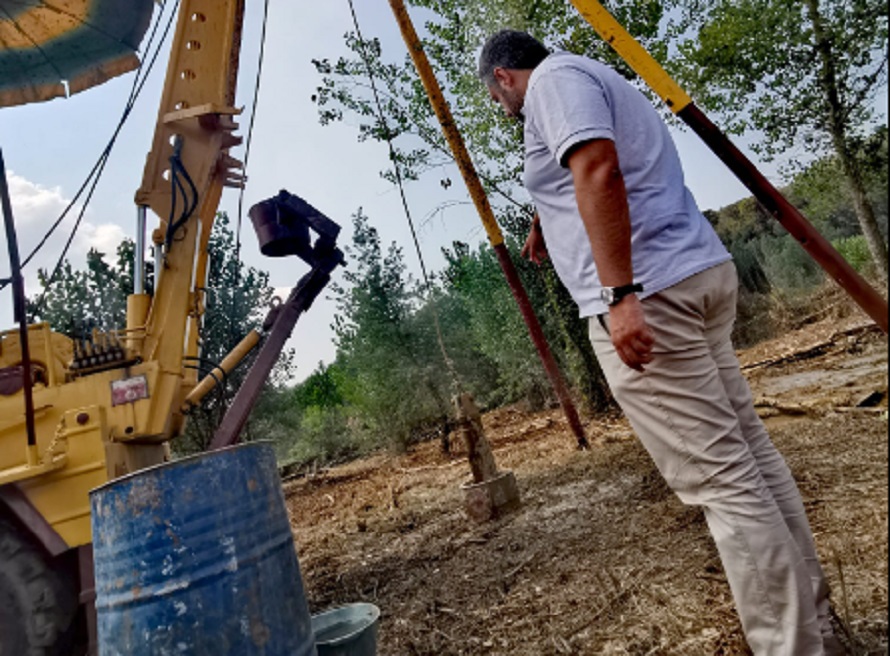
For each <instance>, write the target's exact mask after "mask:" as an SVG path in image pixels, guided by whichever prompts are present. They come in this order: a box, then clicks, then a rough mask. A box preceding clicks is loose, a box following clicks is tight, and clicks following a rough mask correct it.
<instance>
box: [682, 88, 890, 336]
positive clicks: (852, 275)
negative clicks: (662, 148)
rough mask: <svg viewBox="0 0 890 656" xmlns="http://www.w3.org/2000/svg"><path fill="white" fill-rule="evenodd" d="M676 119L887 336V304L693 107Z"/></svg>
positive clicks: (708, 120)
mask: <svg viewBox="0 0 890 656" xmlns="http://www.w3.org/2000/svg"><path fill="white" fill-rule="evenodd" d="M677 116H678V117H679V118H681V119H683V121H684V122H685V123H686V125H688V126H689V127H691V128H692V129H693V130H695V133H696V134H697V135H698V136H699V137H701V139H702V141H704V142H705V143H706V144H707V145H708V147H709V148H710V149H711V150H712V151H713V152H714V154H715V155H717V157H719V158H720V159H721V160H722V161H723V163H724V164H726V166H727V167H729V169H730V170H731V171H732V172H733V173H735V175H736V177H737V178H738V179H739V180H740V181H741V182H742V183H743V184H744V185H745V186H746V187H747V188H748V189H749V190H750V191H751V193H753V194H754V197H755V198H756V199H757V200H758V201H759V202H760V204H761V205H763V207H764V208H765V209H766V210H767V211H768V212H769V213H770V214H772V215H773V216H774V217H775V218H776V219H777V220H778V221H779V223H781V224H782V227H784V228H785V230H787V231H788V232H789V233H790V234H791V236H792V237H794V238H795V239H796V240H797V241H798V243H800V245H801V246H802V247H803V249H804V250H805V251H806V252H807V253H809V255H810V257H812V258H813V259H814V260H815V261H816V262H817V263H818V264H819V266H821V267H822V269H823V270H824V271H825V273H827V274H828V275H829V276H831V277H832V278H833V279H834V281H835V282H837V284H838V285H840V286H841V287H842V288H843V289H844V290H846V292H847V293H848V294H850V296H851V297H853V300H854V301H856V303H857V304H858V305H859V307H861V308H862V310H863V311H864V312H865V313H866V314H867V315H868V316H869V317H871V318H872V319H873V320H874V322H875V323H876V324H877V325H878V327H880V329H881V330H883V331H884V332H885V333H886V332H887V301H886V300H885V299H884V297H883V296H881V295H880V294H879V293H878V292H877V290H875V289H874V288H873V287H872V286H871V285H869V284H868V282H866V280H865V279H864V278H863V277H862V276H861V275H859V273H858V272H857V271H856V269H854V268H853V267H852V266H850V263H849V262H847V261H846V260H845V259H844V258H843V256H842V255H841V254H840V253H838V252H837V250H836V249H835V248H834V246H832V245H831V242H829V241H828V240H827V239H826V238H825V237H823V236H822V235H821V234H820V233H819V231H818V230H816V228H815V227H813V224H812V223H810V222H809V221H808V220H807V218H806V217H805V216H804V215H803V214H801V213H800V211H799V210H798V209H797V208H796V207H794V205H792V204H791V203H790V202H789V201H788V199H786V198H785V197H784V196H783V195H782V194H781V193H780V192H779V190H778V189H776V188H775V187H774V186H773V185H772V184H771V183H770V182H769V180H767V179H766V178H765V177H764V176H763V174H762V173H761V172H760V171H759V170H758V169H757V167H756V166H755V165H754V164H753V163H752V162H751V160H749V159H748V158H747V157H745V155H744V153H742V151H740V150H739V149H738V148H737V147H736V146H735V144H733V143H732V141H730V139H729V138H728V137H727V136H726V135H725V134H724V133H723V131H722V130H720V128H718V127H717V126H716V125H714V124H713V123H712V122H711V121H710V119H708V117H707V116H705V114H704V112H702V111H701V110H700V109H699V108H698V107H696V106H695V104H694V103H691V104H689V105H687V106H686V107H685V108H683V109H682V110H681V111H680V112H679V113H678V114H677Z"/></svg>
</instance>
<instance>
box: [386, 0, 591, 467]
mask: <svg viewBox="0 0 890 656" xmlns="http://www.w3.org/2000/svg"><path fill="white" fill-rule="evenodd" d="M389 4H390V7H392V11H393V14H394V15H395V17H396V22H397V23H398V24H399V29H400V30H401V32H402V38H403V39H404V40H405V45H407V46H408V52H409V54H410V55H411V59H412V60H413V61H414V66H415V68H416V69H417V73H418V75H420V79H421V81H422V82H423V86H424V88H425V89H426V93H427V96H429V99H430V104H431V105H432V107H433V110H434V111H435V112H436V117H437V118H438V119H439V124H440V125H441V126H442V132H443V133H444V135H445V139H446V140H447V141H448V145H449V146H450V147H451V152H452V154H453V155H454V159H455V162H456V163H457V166H458V168H459V169H460V172H461V176H463V179H464V183H465V184H466V185H467V189H468V190H469V192H470V197H471V198H472V199H473V204H474V205H475V206H476V210H477V211H478V212H479V218H480V219H481V220H482V225H483V226H484V227H485V232H486V233H487V234H488V240H489V242H490V243H491V245H492V247H493V248H494V252H495V254H496V255H497V258H498V262H499V263H500V265H501V268H502V269H503V271H504V277H506V279H507V284H508V285H509V286H510V291H511V292H513V296H514V298H515V299H516V303H517V304H518V305H519V311H520V313H521V314H522V318H523V320H524V321H525V325H526V327H527V328H528V332H529V335H530V337H531V340H532V342H533V343H534V345H535V348H536V349H537V351H538V355H539V356H540V358H541V364H543V365H544V371H545V372H546V373H547V377H548V378H549V379H550V384H551V385H552V387H553V391H554V392H555V393H556V396H557V398H558V399H559V402H560V405H562V409H563V412H564V413H565V416H566V419H567V420H568V422H569V426H570V427H571V429H572V433H574V435H575V438H576V439H577V440H578V446H579V448H582V449H586V448H589V446H590V444H589V442H588V441H587V437H586V436H585V435H584V427H583V426H582V425H581V420H580V418H579V417H578V411H577V409H576V408H575V403H574V401H572V397H571V395H570V394H569V391H568V387H567V386H566V384H565V380H564V379H563V377H562V373H561V372H560V371H559V366H558V365H557V364H556V360H555V359H554V357H553V353H552V352H551V351H550V347H549V345H548V344H547V338H546V337H545V336H544V331H543V330H542V329H541V324H540V322H539V321H538V317H537V315H536V314H535V310H534V308H533V307H532V305H531V302H530V301H529V298H528V294H526V291H525V288H524V287H523V286H522V281H521V280H520V279H519V275H518V274H517V272H516V267H515V266H514V265H513V261H512V260H511V259H510V254H509V252H508V251H507V247H506V246H505V245H504V235H503V233H502V232H501V229H500V226H498V223H497V220H496V219H495V216H494V211H492V209H491V204H490V203H489V202H488V196H487V194H486V193H485V189H484V188H483V187H482V183H481V182H480V181H479V176H478V174H477V173H476V168H475V167H474V166H473V161H472V160H471V159H470V154H469V152H467V147H466V144H465V143H464V140H463V137H462V136H461V134H460V131H459V130H458V129H457V124H456V123H455V122H454V117H453V116H452V114H451V109H450V108H449V107H448V102H447V101H446V100H445V96H444V95H443V93H442V88H441V87H440V86H439V82H438V80H437V79H436V75H435V73H434V72H433V69H432V67H431V66H430V62H429V59H427V56H426V53H425V52H424V50H423V45H422V44H421V43H420V39H419V37H418V36H417V32H416V31H415V29H414V24H413V23H412V22H411V17H410V16H409V15H408V11H407V10H406V9H405V3H404V2H403V1H402V0H390V1H389Z"/></svg>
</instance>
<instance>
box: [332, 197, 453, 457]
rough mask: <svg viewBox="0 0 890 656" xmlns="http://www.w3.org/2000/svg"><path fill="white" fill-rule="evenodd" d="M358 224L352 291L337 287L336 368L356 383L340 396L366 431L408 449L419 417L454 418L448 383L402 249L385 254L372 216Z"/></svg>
mask: <svg viewBox="0 0 890 656" xmlns="http://www.w3.org/2000/svg"><path fill="white" fill-rule="evenodd" d="M354 219H355V222H354V231H353V247H352V248H347V249H346V250H347V254H348V255H349V256H350V267H349V269H347V270H346V271H345V272H344V277H345V279H346V281H347V283H349V287H348V288H347V287H335V288H334V296H335V299H336V301H337V308H338V314H337V317H336V322H335V325H334V330H335V332H336V336H337V347H338V352H339V358H338V363H339V366H340V367H341V368H342V370H343V371H344V373H346V374H347V375H348V376H349V377H350V378H351V383H350V385H349V386H347V388H346V389H344V390H342V391H341V393H342V394H343V396H344V399H345V400H346V401H347V402H348V403H349V404H350V405H351V406H352V407H353V408H354V409H355V410H356V411H357V413H358V414H359V416H360V417H361V421H362V426H363V429H364V430H366V431H368V432H369V433H370V434H371V435H372V436H374V438H376V439H379V440H386V441H389V442H390V443H391V444H393V445H395V446H403V445H405V444H407V442H408V441H409V439H410V434H411V428H412V425H413V424H414V423H415V422H416V421H417V420H419V419H423V418H428V417H436V416H440V417H444V416H446V415H447V414H448V400H447V399H448V393H447V386H448V380H447V376H446V375H444V372H443V368H444V363H443V361H442V359H441V355H439V351H438V349H437V348H436V347H435V342H434V340H433V339H431V335H429V334H428V333H427V331H424V330H422V329H421V326H419V325H418V322H417V321H414V320H412V317H413V315H414V311H415V309H416V307H417V305H416V304H417V300H418V297H417V294H416V291H414V290H413V289H412V288H411V280H410V277H407V276H405V264H404V261H403V258H402V252H401V250H400V249H399V248H397V247H396V246H395V245H391V246H390V247H389V249H388V250H387V251H386V252H385V254H384V251H383V247H382V245H381V243H380V237H379V235H378V233H377V231H376V230H375V229H374V228H373V227H371V226H370V224H369V223H368V219H367V217H365V216H364V215H363V214H362V213H361V211H359V212H358V213H357V214H356V215H355V217H354ZM431 354H434V355H432V357H431Z"/></svg>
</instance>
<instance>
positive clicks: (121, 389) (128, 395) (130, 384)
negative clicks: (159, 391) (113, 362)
mask: <svg viewBox="0 0 890 656" xmlns="http://www.w3.org/2000/svg"><path fill="white" fill-rule="evenodd" d="M147 398H148V379H147V378H146V377H145V376H134V377H133V378H124V379H123V380H113V381H111V405H112V406H116V405H123V404H124V403H135V402H136V401H139V400H140V399H147Z"/></svg>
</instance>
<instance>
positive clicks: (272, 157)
mask: <svg viewBox="0 0 890 656" xmlns="http://www.w3.org/2000/svg"><path fill="white" fill-rule="evenodd" d="M168 4H170V5H172V3H168ZM356 4H357V7H356V10H357V12H358V16H359V19H360V21H361V24H362V30H363V32H364V35H365V37H366V38H370V37H374V36H376V37H379V38H380V39H381V40H382V42H383V46H384V53H385V54H386V55H387V56H388V57H391V58H399V59H401V57H402V56H403V53H404V51H405V47H404V44H403V43H402V41H401V38H400V36H399V33H398V28H397V27H396V25H395V22H394V20H393V19H392V16H391V13H390V11H389V7H388V4H387V3H386V2H384V1H383V0H373V1H364V2H358V3H356ZM309 6H311V10H307V7H309ZM247 7H248V8H247V16H246V24H245V32H244V41H243V47H242V55H241V75H240V81H239V89H238V100H237V104H238V105H239V106H243V107H246V108H247V109H246V111H245V114H244V115H243V117H242V119H241V125H242V130H241V132H242V134H245V135H246V131H247V125H248V119H249V111H250V107H251V104H252V101H253V91H254V78H255V74H256V62H257V53H258V45H259V34H260V26H261V18H262V3H261V2H259V1H249V2H248V3H247ZM167 11H169V8H168V10H167ZM415 18H416V20H417V21H418V23H420V22H421V20H422V18H421V17H420V16H415ZM351 29H352V19H351V17H350V14H349V8H348V5H347V2H346V0H342V1H336V2H317V3H311V5H310V4H309V3H302V2H300V3H297V2H292V1H290V0H270V20H269V24H268V32H267V37H266V55H265V57H266V59H265V64H264V70H263V78H262V83H261V88H260V94H259V99H258V101H259V104H258V109H257V117H256V124H255V128H254V134H253V141H252V145H251V152H250V159H249V166H248V177H249V182H248V185H247V189H246V191H245V196H244V204H243V207H244V208H245V212H246V208H249V207H250V206H251V205H252V204H253V203H255V202H257V201H259V200H262V199H264V198H267V197H269V196H273V195H275V194H276V193H277V192H278V190H279V189H288V190H289V191H291V192H293V193H295V194H298V195H300V196H303V197H304V198H305V199H306V200H308V201H309V202H310V203H312V204H313V205H315V206H316V207H317V208H318V209H320V210H321V211H323V212H324V213H326V214H327V215H328V216H329V217H331V218H332V219H334V220H336V221H338V222H339V223H341V224H342V225H344V227H346V228H347V231H346V232H345V233H344V239H343V240H342V241H344V242H346V241H347V240H348V237H349V231H348V226H349V223H350V217H351V216H352V215H353V214H354V213H355V212H356V210H357V209H358V208H359V207H361V208H363V210H364V211H365V213H366V214H367V215H368V216H369V217H370V219H371V222H372V223H373V224H374V225H375V226H376V227H377V228H378V229H379V230H380V233H381V235H382V237H383V239H384V241H385V242H390V241H396V242H397V243H398V244H400V245H402V246H404V247H405V254H406V260H407V262H408V263H409V266H410V268H411V269H412V270H413V271H415V272H416V271H419V267H418V266H417V260H416V256H415V255H414V250H413V246H411V241H410V234H409V231H408V227H407V223H406V220H405V216H404V212H403V210H402V206H401V201H400V198H399V195H398V192H397V190H396V189H394V188H393V187H392V186H391V185H390V184H389V183H387V182H386V181H384V180H383V179H381V177H380V175H379V172H380V170H381V169H383V168H384V167H385V166H386V162H387V154H386V150H385V147H384V146H381V145H380V144H373V143H362V144H359V143H357V139H356V137H357V129H356V126H355V125H354V124H349V123H345V124H338V125H334V126H329V127H321V126H320V125H319V124H318V119H317V112H316V107H315V105H314V104H313V103H312V102H311V100H310V97H311V96H312V94H313V93H314V90H315V87H316V86H317V85H318V83H319V81H320V80H319V76H318V74H317V73H316V72H315V68H314V67H313V66H312V64H311V59H313V58H325V57H327V58H330V59H335V58H336V57H337V56H339V55H341V54H344V51H345V48H344V46H343V45H342V36H343V34H344V33H346V32H347V31H349V30H351ZM168 48H169V44H168V45H167V46H166V47H165V48H164V51H163V52H164V53H166V50H167V49H168ZM140 54H141V53H140ZM165 71H166V59H165V57H164V56H163V54H162V56H161V57H160V58H159V59H158V62H157V64H156V66H155V68H154V70H153V73H152V75H151V77H150V78H149V81H148V83H147V84H146V86H145V88H144V90H143V92H142V95H141V97H140V99H139V101H138V102H137V105H136V107H135V109H134V110H133V112H132V114H131V115H130V117H129V120H128V122H127V123H126V125H125V126H124V128H123V130H122V131H121V134H120V137H119V138H118V141H117V144H116V146H115V149H114V151H113V152H112V155H111V157H110V160H109V163H108V166H107V167H106V169H105V173H104V174H103V176H102V178H101V181H100V182H99V185H98V187H97V189H96V192H95V195H94V196H93V198H92V200H91V202H90V203H89V205H88V208H87V211H86V213H85V215H84V219H83V225H82V227H81V229H80V231H79V232H78V235H77V237H76V239H75V240H74V242H73V244H72V248H71V251H70V252H69V255H68V257H69V260H70V261H71V262H72V264H73V265H74V266H75V267H80V266H82V265H83V262H84V257H85V254H86V252H87V251H88V250H89V249H90V248H91V247H95V248H98V249H99V250H101V251H104V252H108V253H113V252H114V249H115V247H116V245H117V244H118V243H119V242H120V241H121V239H123V238H124V237H126V236H129V237H132V236H133V231H134V226H135V217H136V208H135V205H134V203H133V194H134V193H135V191H136V188H137V187H138V186H139V184H140V182H141V179H142V167H143V166H144V163H145V157H146V154H147V153H148V150H149V147H150V143H151V138H152V134H153V131H154V125H155V119H156V114H157V102H158V99H159V98H160V94H161V87H162V84H163V76H164V72H165ZM132 83H133V74H129V75H126V76H123V77H122V78H118V79H116V80H113V81H111V82H109V83H106V84H104V85H102V86H100V87H97V88H94V89H91V90H88V91H85V92H83V93H80V94H77V95H75V96H72V97H71V98H69V99H57V100H53V101H50V102H47V103H39V104H34V105H27V106H24V107H14V108H4V109H0V148H2V150H3V156H4V159H5V162H6V167H7V176H8V180H9V185H10V192H11V195H12V206H13V211H14V215H15V220H16V224H17V226H18V233H19V240H20V250H21V252H22V256H23V257H24V256H26V255H27V254H28V253H30V252H31V250H32V249H33V248H34V247H35V246H36V244H37V243H38V241H39V239H40V238H41V237H42V235H43V234H44V233H45V231H46V229H47V228H48V226H49V225H50V224H51V223H52V222H53V221H54V220H55V219H56V218H57V217H58V216H59V215H60V214H61V212H62V210H63V209H64V208H65V206H66V205H67V204H68V203H69V202H70V200H71V199H72V198H73V197H74V196H75V194H76V193H77V190H78V189H79V188H80V186H81V184H82V183H83V181H84V180H85V179H86V177H87V175H88V173H89V171H90V170H91V169H92V167H93V165H94V164H95V162H96V160H97V158H98V156H99V154H100V153H101V152H102V150H103V149H104V147H105V145H106V143H107V142H108V139H109V138H110V136H111V135H112V133H113V131H114V128H115V126H116V125H117V123H118V120H119V118H120V116H121V113H122V111H123V108H124V105H125V103H126V100H127V97H128V95H129V93H130V87H131V85H132ZM676 138H677V141H678V146H679V149H680V152H681V157H682V158H683V163H684V167H685V170H686V174H687V183H688V185H689V187H690V188H691V189H692V191H693V193H694V194H695V196H696V197H697V198H698V200H699V203H700V204H701V205H702V207H705V208H718V207H722V206H724V205H727V204H729V203H731V202H733V201H735V200H737V199H739V198H741V197H743V196H745V195H747V194H746V192H745V190H744V188H743V187H742V186H741V184H740V183H738V182H737V181H736V180H735V178H734V177H733V176H732V175H731V174H729V173H728V172H726V171H725V169H724V168H723V166H722V165H721V164H720V163H719V161H718V160H717V159H716V157H714V156H713V155H712V154H711V153H710V151H708V150H707V148H706V147H704V146H703V145H701V144H700V143H699V142H698V140H697V138H696V137H695V136H694V135H690V134H678V135H677V136H676ZM233 154H235V155H236V156H239V157H243V149H238V150H236V151H233ZM765 172H766V173H767V174H768V175H769V174H770V173H771V171H770V170H769V169H767V170H766V171H765ZM444 177H449V178H451V179H452V180H454V181H455V184H453V185H452V186H451V187H450V188H449V189H448V190H445V189H443V188H442V187H441V185H440V184H439V179H440V178H444ZM428 178H429V179H428V180H425V181H423V182H420V183H413V184H410V185H409V186H408V188H407V194H408V202H409V204H410V206H411V210H412V213H413V215H414V218H415V221H416V222H417V223H418V224H422V228H421V231H420V238H421V247H422V249H423V251H424V256H425V257H426V258H427V264H428V267H429V268H431V269H433V270H435V269H437V268H439V267H440V265H441V264H442V258H441V255H440V248H441V246H443V245H447V244H450V243H451V241H453V240H461V241H466V242H470V243H474V244H475V243H478V242H480V241H482V240H483V238H484V233H483V232H482V231H481V229H480V228H479V220H478V217H477V216H476V214H475V211H474V210H473V207H472V205H471V204H470V202H469V198H468V196H467V193H466V190H465V188H464V187H463V185H462V184H461V183H460V182H459V180H460V176H459V174H458V173H457V172H456V170H452V169H450V168H448V167H446V168H443V170H442V171H441V176H439V175H431V176H428ZM443 204H447V205H448V209H446V210H444V211H441V212H437V208H440V207H441V206H442V205H443ZM220 209H221V210H224V211H227V212H228V214H229V216H230V217H232V219H233V220H234V219H235V218H236V217H237V214H238V194H237V192H235V191H234V190H227V191H226V193H225V194H224V196H223V199H222V202H221V205H220ZM78 210H79V207H75V208H74V210H73V211H71V212H70V213H69V215H68V217H67V218H66V220H65V222H64V223H63V224H62V227H61V229H60V230H59V231H58V232H57V234H56V235H55V236H54V237H53V238H52V239H50V240H49V242H48V243H47V245H46V246H45V247H44V248H43V249H41V251H40V252H39V254H38V255H37V256H36V257H35V258H34V260H33V261H32V262H31V264H30V265H29V266H28V267H27V268H26V271H25V273H26V288H27V289H26V291H27V293H28V294H29V295H33V294H35V292H37V291H39V290H38V289H37V285H36V271H37V269H38V268H39V267H43V268H50V267H51V266H52V265H53V264H54V263H55V261H56V259H57V258H58V256H59V253H60V252H61V249H62V247H63V244H64V241H65V239H66V238H67V235H68V232H69V231H70V227H71V225H72V224H73V221H74V219H75V218H76V216H77V212H78ZM152 221H153V219H150V220H149V229H151V228H153V227H154V226H153V224H152ZM245 224H246V225H245V229H244V232H243V234H242V242H243V251H242V256H243V258H244V260H245V261H246V262H247V263H248V264H249V265H251V266H254V267H257V268H260V269H263V270H268V271H269V272H270V274H271V279H272V284H273V285H274V286H275V287H276V288H281V289H286V288H289V287H290V286H291V285H293V284H294V283H295V282H296V280H297V279H298V278H299V277H300V276H301V275H302V274H303V273H305V269H306V267H305V265H303V264H302V263H301V262H299V261H298V260H296V259H289V260H270V259H268V258H264V257H262V256H261V255H260V254H259V250H258V248H257V246H256V240H255V238H254V235H253V234H252V230H251V228H250V227H249V221H248V220H246V217H245ZM2 252H3V255H2V256H0V277H5V276H7V275H8V272H9V267H8V262H7V257H6V250H5V244H4V248H3V250H2ZM332 305H333V304H332V303H330V302H326V301H321V302H319V303H317V304H316V305H315V306H313V307H312V309H311V310H310V311H309V313H307V314H306V315H305V316H304V317H303V319H301V322H300V324H298V325H297V328H296V331H295V334H294V337H293V338H292V340H291V342H290V345H291V346H293V347H294V348H295V349H296V351H297V362H298V366H299V372H298V374H297V375H298V378H303V377H305V376H307V375H308V374H309V373H311V371H312V370H313V369H314V367H315V366H316V365H317V363H318V362H319V361H326V362H327V361H330V360H331V359H332V357H333V355H334V348H333V345H332V341H331V339H332V331H331V330H330V324H331V321H332V318H333V307H332ZM11 306H12V299H11V295H10V291H9V289H8V288H7V289H6V290H4V291H3V292H2V293H0V328H7V327H11V325H12V314H11Z"/></svg>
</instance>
